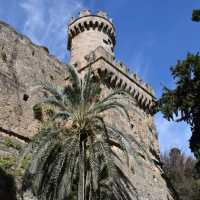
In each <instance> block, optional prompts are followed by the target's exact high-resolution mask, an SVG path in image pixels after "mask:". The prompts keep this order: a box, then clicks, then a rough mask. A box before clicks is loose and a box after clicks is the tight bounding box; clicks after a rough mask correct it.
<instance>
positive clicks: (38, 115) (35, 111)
mask: <svg viewBox="0 0 200 200" xmlns="http://www.w3.org/2000/svg"><path fill="white" fill-rule="evenodd" d="M33 115H34V118H35V119H37V120H39V121H42V119H43V118H42V108H41V106H40V105H37V104H36V105H34V106H33Z"/></svg>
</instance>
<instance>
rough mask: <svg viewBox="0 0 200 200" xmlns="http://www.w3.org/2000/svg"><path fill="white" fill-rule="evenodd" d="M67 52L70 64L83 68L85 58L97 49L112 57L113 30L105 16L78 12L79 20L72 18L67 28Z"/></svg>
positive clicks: (98, 13)
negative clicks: (101, 49)
mask: <svg viewBox="0 0 200 200" xmlns="http://www.w3.org/2000/svg"><path fill="white" fill-rule="evenodd" d="M67 47H68V50H69V51H70V54H71V55H70V63H71V64H77V65H80V66H84V65H85V64H86V62H85V61H86V60H85V56H86V55H88V53H89V52H91V51H94V50H95V49H96V48H97V47H103V48H104V49H105V50H106V51H107V52H109V53H110V54H111V55H113V56H114V47H115V28H114V26H113V24H112V21H111V20H110V19H108V17H107V14H106V13H104V12H102V11H99V12H97V14H96V15H92V14H91V13H90V11H88V10H84V11H81V12H80V15H79V18H77V19H76V18H75V17H72V18H71V20H70V22H69V26H68V45H67Z"/></svg>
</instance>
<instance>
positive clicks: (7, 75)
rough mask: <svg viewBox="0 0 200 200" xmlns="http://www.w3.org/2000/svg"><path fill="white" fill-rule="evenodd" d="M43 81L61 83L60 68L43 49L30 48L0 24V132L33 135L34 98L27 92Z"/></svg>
mask: <svg viewBox="0 0 200 200" xmlns="http://www.w3.org/2000/svg"><path fill="white" fill-rule="evenodd" d="M43 80H51V81H53V82H56V83H58V84H61V83H64V64H62V63H61V62H60V61H58V60H57V59H56V58H55V57H53V56H51V55H50V54H49V53H48V49H47V48H45V47H40V46H37V45H34V44H33V43H32V42H31V41H30V40H29V39H28V38H27V37H25V36H23V35H21V34H18V33H16V32H15V30H14V29H12V28H11V27H9V26H8V25H7V24H5V23H3V22H0V102H1V103H0V132H1V131H2V130H8V131H12V132H14V133H17V134H20V135H23V136H26V137H31V136H32V135H33V134H34V132H35V131H36V129H37V126H38V122H37V121H36V120H34V119H33V114H32V106H33V105H34V103H35V102H36V101H37V100H38V95H37V94H34V93H33V92H31V88H33V86H34V85H35V84H38V83H39V81H43ZM1 128H2V129H1Z"/></svg>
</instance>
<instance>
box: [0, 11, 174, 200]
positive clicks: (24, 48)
mask: <svg viewBox="0 0 200 200" xmlns="http://www.w3.org/2000/svg"><path fill="white" fill-rule="evenodd" d="M0 30H1V31H0V65H1V67H0V159H4V158H5V159H7V158H8V157H12V156H14V157H15V158H17V156H18V153H19V151H18V150H19V145H21V148H23V146H24V144H25V143H26V142H29V141H30V140H31V138H32V136H33V135H34V134H35V133H37V130H38V127H39V126H40V124H39V122H38V121H37V120H35V119H34V117H33V112H32V107H33V105H35V103H36V102H38V99H39V98H40V96H39V95H37V94H35V95H32V96H31V95H30V88H31V87H32V86H33V85H35V84H36V83H38V81H41V80H48V81H51V82H54V83H55V84H58V85H60V84H65V80H66V77H65V70H64V67H65V64H63V63H61V62H60V61H58V60H57V59H56V58H55V57H54V56H52V55H50V54H49V52H48V49H47V48H46V47H42V46H38V45H35V44H33V43H32V42H31V40H30V39H28V38H27V37H26V36H24V35H22V34H19V33H17V32H16V31H15V30H14V29H13V28H12V27H10V26H9V25H7V24H5V23H4V22H0ZM115 44H116V41H115V28H114V26H113V23H112V21H111V20H110V19H109V18H108V16H107V14H106V13H104V12H102V11H99V12H97V13H96V14H92V13H91V12H90V11H88V10H84V11H81V12H80V15H79V16H78V17H73V18H72V19H71V20H70V22H69V26H68V46H67V47H68V50H69V51H70V60H69V62H70V63H71V64H74V65H75V66H76V67H77V69H78V72H79V73H80V76H82V75H83V74H84V73H85V72H86V71H87V69H88V68H89V67H90V66H91V67H92V70H93V72H94V75H95V76H96V77H97V78H98V79H100V80H101V81H102V82H101V83H102V84H101V86H102V89H103V90H102V94H101V95H102V96H103V95H105V94H106V93H109V92H110V90H112V89H113V88H123V89H124V90H126V91H129V92H130V93H131V95H132V96H133V98H134V103H131V104H130V103H128V104H127V107H128V111H129V115H130V118H131V122H130V123H131V125H130V126H127V122H126V120H125V118H124V117H123V116H122V115H119V114H116V113H114V112H109V113H107V115H106V116H105V117H106V122H108V123H110V124H112V125H114V126H115V125H118V126H119V127H120V129H121V131H123V132H125V133H126V134H127V137H129V139H130V141H131V149H130V158H131V162H130V167H129V166H127V164H126V162H125V160H123V156H121V153H120V152H116V153H118V155H119V157H120V158H121V159H122V163H118V165H119V167H120V168H121V169H122V170H123V172H124V173H125V176H126V177H128V179H129V180H130V182H131V183H132V185H133V187H134V195H133V196H132V199H133V200H173V197H172V192H171V191H170V188H169V187H168V185H167V183H166V180H165V179H164V178H163V177H164V174H163V171H162V168H161V163H160V159H159V154H160V153H159V145H158V139H157V134H156V130H155V126H154V121H153V116H152V109H153V106H154V104H155V97H154V93H153V90H152V88H151V87H150V86H149V85H148V84H147V83H145V82H144V81H142V80H141V79H140V78H139V77H138V76H137V75H136V74H135V73H130V72H129V70H128V67H127V66H126V65H124V64H123V63H122V62H120V61H117V60H116V59H115V55H114V48H115ZM105 77H106V78H105ZM8 139H9V140H10V141H9V142H8ZM135 141H137V143H136V142H135ZM11 144H12V145H11ZM138 144H139V145H140V146H141V147H142V148H139V147H138ZM114 151H116V150H115V149H114Z"/></svg>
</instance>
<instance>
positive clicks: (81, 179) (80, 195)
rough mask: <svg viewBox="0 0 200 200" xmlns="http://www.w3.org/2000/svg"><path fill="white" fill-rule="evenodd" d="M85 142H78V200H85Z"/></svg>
mask: <svg viewBox="0 0 200 200" xmlns="http://www.w3.org/2000/svg"><path fill="white" fill-rule="evenodd" d="M85 146H86V143H85V141H84V140H83V141H81V142H80V162H79V185H78V200H85V150H86V149H85Z"/></svg>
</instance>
